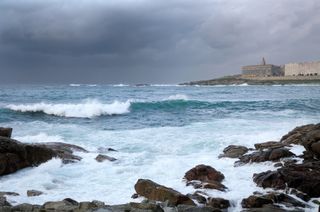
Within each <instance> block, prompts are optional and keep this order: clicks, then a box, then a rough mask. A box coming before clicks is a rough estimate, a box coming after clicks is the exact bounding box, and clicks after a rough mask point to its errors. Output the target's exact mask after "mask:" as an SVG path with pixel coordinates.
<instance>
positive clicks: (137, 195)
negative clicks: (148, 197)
mask: <svg viewBox="0 0 320 212" xmlns="http://www.w3.org/2000/svg"><path fill="white" fill-rule="evenodd" d="M138 197H139V194H136V193H135V194H132V196H131V198H132V199H137V198H138Z"/></svg>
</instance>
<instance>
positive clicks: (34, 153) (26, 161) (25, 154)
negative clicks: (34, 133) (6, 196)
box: [0, 137, 57, 176]
mask: <svg viewBox="0 0 320 212" xmlns="http://www.w3.org/2000/svg"><path fill="white" fill-rule="evenodd" d="M56 156H57V153H56V152H55V151H53V150H52V149H49V148H47V147H44V146H38V145H33V144H23V143H20V142H19V141H16V140H13V139H10V138H6V137H0V176H2V175H6V174H11V173H13V172H16V171H18V170H20V169H23V168H26V167H30V166H38V165H39V164H41V163H44V162H46V161H48V160H50V159H52V158H53V157H56Z"/></svg>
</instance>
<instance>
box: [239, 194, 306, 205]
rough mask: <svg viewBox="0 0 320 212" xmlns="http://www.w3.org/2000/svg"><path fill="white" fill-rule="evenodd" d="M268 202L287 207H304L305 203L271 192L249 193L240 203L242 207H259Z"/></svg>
mask: <svg viewBox="0 0 320 212" xmlns="http://www.w3.org/2000/svg"><path fill="white" fill-rule="evenodd" d="M268 204H282V205H285V206H286V207H288V208H297V207H301V208H306V207H309V206H308V205H307V204H305V203H303V202H302V201H299V200H297V199H295V198H293V197H291V196H289V195H287V194H284V193H277V192H271V193H268V194H264V195H251V196H249V197H248V198H245V199H243V200H242V202H241V205H242V207H243V208H261V207H263V206H264V205H268Z"/></svg>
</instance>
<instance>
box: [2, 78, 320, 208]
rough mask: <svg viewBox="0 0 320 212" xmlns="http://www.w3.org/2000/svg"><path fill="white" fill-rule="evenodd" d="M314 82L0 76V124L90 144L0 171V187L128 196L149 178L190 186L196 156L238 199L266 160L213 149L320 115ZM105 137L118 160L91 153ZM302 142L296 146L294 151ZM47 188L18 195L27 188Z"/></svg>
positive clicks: (276, 134)
mask: <svg viewBox="0 0 320 212" xmlns="http://www.w3.org/2000/svg"><path fill="white" fill-rule="evenodd" d="M319 106H320V86H317V85H311V86H310V85H309V86H303V85H300V86H213V87H195V86H160V85H158V86H142V87H135V86H126V85H117V86H111V85H76V84H74V85H34V86H31V85H15V86H13V85H7V86H6V85H1V86H0V126H10V127H13V128H14V133H13V137H14V138H15V139H17V140H20V141H23V142H49V141H61V142H66V143H72V144H77V145H80V146H83V147H85V148H87V149H88V150H90V151H91V152H90V153H88V154H84V153H79V155H81V156H82V157H83V160H82V161H81V162H79V163H77V164H68V165H63V166H62V165H61V162H60V160H58V159H55V160H51V161H49V162H47V163H45V164H42V165H41V166H39V167H37V168H30V169H25V170H23V171H20V172H18V173H15V174H12V175H8V176H5V177H2V178H0V190H2V191H4V190H6V191H16V192H18V193H20V194H21V196H18V197H12V198H10V201H12V202H16V203H21V202H30V203H43V202H45V201H49V200H61V199H63V198H66V197H71V198H74V199H76V200H78V201H83V200H93V199H97V200H101V201H105V202H106V203H108V204H117V203H126V202H129V201H132V199H130V197H131V195H132V194H133V193H134V188H133V186H134V184H135V182H136V181H137V179H139V178H148V179H151V180H154V181H156V182H158V183H160V184H163V185H166V186H169V187H172V188H174V189H176V190H178V191H180V192H182V193H188V192H193V191H194V189H192V188H191V187H186V186H185V184H184V182H183V181H182V177H183V175H184V173H185V172H186V171H187V170H189V169H190V168H192V167H193V166H195V165H197V164H201V163H204V164H208V165H211V166H213V167H215V168H216V169H218V170H219V171H221V172H223V173H224V174H225V176H226V179H225V181H224V182H223V183H224V184H225V185H226V186H227V187H228V188H229V190H228V192H220V191H208V192H209V193H211V194H212V195H214V196H219V197H225V198H228V199H230V200H231V201H232V202H233V204H234V207H239V206H240V202H241V199H242V198H243V197H247V196H249V195H250V194H251V193H252V192H253V191H261V188H258V187H256V186H255V184H254V183H253V182H252V179H251V177H252V174H253V173H255V172H261V171H265V170H267V169H273V168H272V164H271V163H262V164H251V165H246V166H243V167H237V168H234V167H233V163H234V161H235V160H234V159H227V158H225V159H219V160H218V158H217V157H218V155H219V154H220V153H221V152H222V150H223V148H224V147H226V146H227V145H229V144H240V145H246V146H248V147H253V144H254V143H257V142H263V141H269V140H279V139H280V138H281V136H282V135H283V134H285V133H287V132H288V131H289V130H291V129H292V128H294V127H295V126H298V125H303V124H309V123H318V122H319V120H320V109H319V108H320V107H319ZM99 147H112V148H114V149H117V150H118V152H110V153H107V154H108V155H110V156H112V157H115V158H117V159H118V160H117V161H116V162H113V163H111V162H105V163H97V162H96V161H95V160H94V158H95V156H96V155H97V154H98V153H97V148H99ZM301 150H302V149H301V148H299V147H296V151H298V152H299V151H301ZM28 189H37V190H41V191H44V192H45V195H42V196H39V197H26V190H28Z"/></svg>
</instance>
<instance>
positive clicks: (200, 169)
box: [184, 164, 224, 182]
mask: <svg viewBox="0 0 320 212" xmlns="http://www.w3.org/2000/svg"><path fill="white" fill-rule="evenodd" d="M184 178H185V179H186V180H187V181H192V180H199V181H201V182H211V181H217V182H221V181H222V180H223V179H224V175H223V174H222V173H221V172H219V171H217V170H216V169H214V168H212V167H211V166H206V165H203V164H201V165H198V166H196V167H194V168H192V169H190V170H189V171H187V172H186V174H185V175H184Z"/></svg>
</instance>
